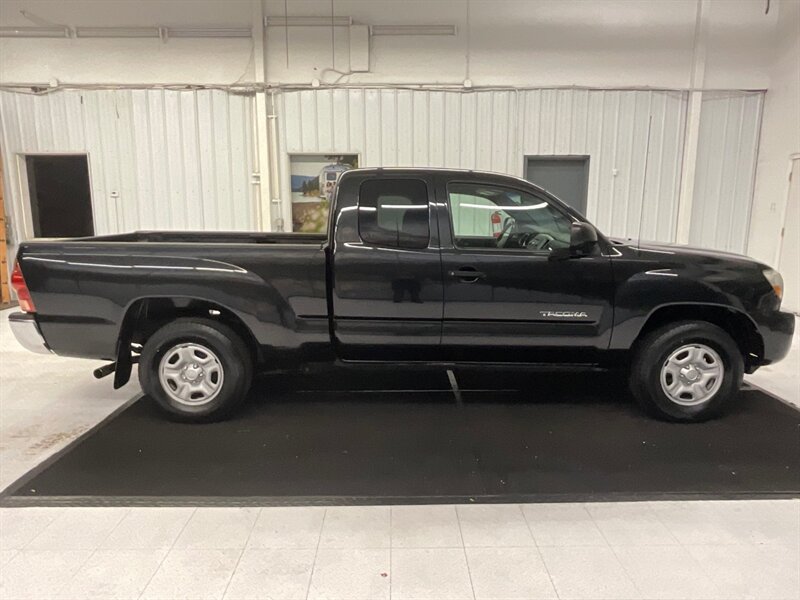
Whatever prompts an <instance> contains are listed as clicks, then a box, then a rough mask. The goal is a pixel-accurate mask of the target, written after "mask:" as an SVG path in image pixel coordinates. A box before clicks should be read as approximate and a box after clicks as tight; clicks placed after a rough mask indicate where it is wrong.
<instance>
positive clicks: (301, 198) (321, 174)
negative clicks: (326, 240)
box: [289, 154, 358, 233]
mask: <svg viewBox="0 0 800 600" xmlns="http://www.w3.org/2000/svg"><path fill="white" fill-rule="evenodd" d="M289 165H290V170H291V178H292V179H291V181H292V184H291V185H292V231H297V232H302V233H322V232H324V231H325V228H326V227H327V226H328V211H329V208H330V203H331V200H332V198H333V191H334V190H335V188H336V183H337V182H338V181H339V177H341V175H342V173H344V172H345V171H349V170H350V169H355V168H357V167H358V156H357V155H356V154H334V155H326V154H295V155H292V156H290V157H289Z"/></svg>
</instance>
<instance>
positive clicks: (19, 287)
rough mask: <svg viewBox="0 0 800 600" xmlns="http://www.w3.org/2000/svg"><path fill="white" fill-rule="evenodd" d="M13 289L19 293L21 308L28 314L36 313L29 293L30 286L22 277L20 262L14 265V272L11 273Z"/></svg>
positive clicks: (18, 298)
mask: <svg viewBox="0 0 800 600" xmlns="http://www.w3.org/2000/svg"><path fill="white" fill-rule="evenodd" d="M11 287H13V288H14V291H15V292H16V293H17V300H19V307H20V308H21V309H22V310H23V311H24V312H27V313H34V312H36V307H35V306H34V305H33V299H31V293H30V292H29V291H28V286H27V285H26V284H25V278H24V277H23V276H22V269H20V268H19V262H16V263H14V270H13V271H12V272H11Z"/></svg>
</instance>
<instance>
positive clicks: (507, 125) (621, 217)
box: [276, 89, 687, 240]
mask: <svg viewBox="0 0 800 600" xmlns="http://www.w3.org/2000/svg"><path fill="white" fill-rule="evenodd" d="M276 103H277V107H278V108H277V112H278V116H279V129H280V145H281V165H280V167H281V191H282V194H281V195H282V197H283V198H289V197H290V189H289V170H290V166H289V155H290V154H296V153H318V154H340V153H356V154H360V158H361V162H360V164H361V165H362V166H434V167H437V166H438V167H454V168H468V169H481V170H488V171H499V172H504V173H509V174H512V175H517V176H523V175H524V172H523V171H524V162H525V161H524V156H526V155H566V154H579V155H589V156H590V157H591V163H590V169H589V172H590V185H589V198H588V211H587V212H588V215H587V216H588V217H589V218H590V219H591V220H592V221H594V222H596V223H597V225H598V226H599V227H600V228H601V229H602V230H604V231H606V232H608V233H610V234H612V235H626V236H627V235H629V236H636V235H638V231H639V216H640V208H641V198H642V182H643V177H644V164H645V155H646V149H647V128H648V122H649V119H650V116H651V115H652V131H651V140H650V157H649V161H648V167H647V177H646V190H645V196H646V202H647V204H648V206H650V207H652V210H647V211H646V212H645V215H644V219H643V223H642V232H643V235H644V237H647V238H653V239H660V240H672V239H674V236H675V220H676V219H675V217H676V211H677V202H678V189H679V180H680V165H681V157H682V152H683V135H684V124H685V120H686V119H685V113H686V105H687V97H686V94H685V93H681V92H661V91H603V90H533V91H520V92H515V91H476V92H471V93H461V92H455V91H454V92H449V91H423V90H394V89H340V90H306V91H292V92H283V93H279V94H278V97H277V100H276Z"/></svg>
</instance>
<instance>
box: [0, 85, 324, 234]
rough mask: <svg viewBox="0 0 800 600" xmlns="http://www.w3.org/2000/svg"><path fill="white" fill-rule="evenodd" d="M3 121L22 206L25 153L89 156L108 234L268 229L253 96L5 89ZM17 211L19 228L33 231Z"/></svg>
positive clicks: (6, 155) (12, 188)
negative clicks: (255, 184)
mask: <svg viewBox="0 0 800 600" xmlns="http://www.w3.org/2000/svg"><path fill="white" fill-rule="evenodd" d="M0 128H1V129H2V131H0V134H1V135H2V137H0V140H2V150H3V160H4V161H5V165H4V166H5V172H6V173H8V178H7V179H8V191H9V194H10V196H11V200H12V201H11V202H9V203H8V204H9V205H11V207H12V208H11V210H12V211H13V210H14V209H15V208H17V207H19V208H20V209H22V208H23V207H24V205H25V203H26V202H27V196H26V194H24V193H23V190H22V187H21V184H22V182H21V177H20V173H19V170H18V166H19V164H18V159H19V158H18V157H20V156H21V155H24V154H33V153H86V154H88V157H89V171H90V180H91V191H92V205H93V210H94V219H95V231H96V232H97V233H98V234H108V233H117V232H122V231H132V230H135V229H221V230H248V229H251V230H252V229H256V228H257V227H258V223H257V219H256V203H255V202H254V201H253V189H252V184H251V174H252V173H253V170H254V166H253V131H252V98H251V97H248V96H242V95H233V94H229V93H227V92H224V91H219V90H194V91H172V90H152V89H151V90H83V91H60V92H55V93H52V94H47V95H42V96H34V95H29V94H20V93H12V92H0ZM311 131H312V133H313V130H311ZM113 192H116V194H113ZM13 218H14V221H15V225H16V226H17V227H18V228H17V232H18V233H19V234H21V235H24V232H25V231H26V230H27V231H28V232H30V231H31V229H30V227H27V228H25V227H20V225H21V223H19V222H18V221H19V218H18V215H14V217H13Z"/></svg>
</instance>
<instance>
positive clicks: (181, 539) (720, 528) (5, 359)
mask: <svg viewBox="0 0 800 600" xmlns="http://www.w3.org/2000/svg"><path fill="white" fill-rule="evenodd" d="M798 360H800V349H799V348H798V344H797V338H796V339H795V346H794V348H793V351H792V355H791V356H790V358H789V359H788V360H787V361H784V362H783V363H780V364H779V365H776V366H775V367H770V368H768V369H763V370H761V371H760V372H759V373H757V374H756V375H755V376H751V377H749V378H748V380H749V381H751V382H752V383H754V384H756V385H759V386H760V387H763V388H765V389H768V390H769V391H771V392H772V393H775V394H776V395H780V396H781V397H783V398H785V399H786V400H787V401H790V402H793V403H795V404H796V405H798V406H800V379H799V378H800V368H798ZM94 367H95V364H92V363H89V362H86V361H78V360H71V359H63V358H59V357H48V356H38V355H33V354H29V353H27V352H25V351H23V350H22V349H21V348H19V347H18V346H17V344H16V341H15V340H14V339H13V337H12V336H11V334H10V331H9V329H8V323H7V312H0V488H3V487H5V486H7V485H8V484H10V483H11V482H13V481H14V480H15V479H16V478H17V477H19V476H20V475H21V474H23V473H24V472H26V471H27V470H28V469H30V468H31V467H33V466H35V465H36V464H38V463H39V462H41V461H42V460H44V459H46V458H47V457H48V456H50V455H51V454H52V453H53V452H56V451H58V449H60V448H62V447H64V446H65V445H66V444H68V443H69V442H70V441H71V440H73V439H74V438H75V437H77V436H78V435H80V434H81V433H82V432H83V431H85V430H87V429H88V428H91V427H92V426H93V425H95V424H96V423H97V422H99V421H100V420H102V419H103V418H104V417H105V416H107V415H108V414H110V413H111V412H113V411H114V410H115V409H117V408H119V407H120V406H122V405H123V404H124V403H125V402H126V401H128V400H129V399H130V398H131V397H133V396H135V395H136V394H138V387H137V385H136V384H135V383H131V384H129V385H128V386H126V387H125V388H123V389H122V390H118V391H117V392H114V391H112V390H111V387H110V385H109V383H108V382H107V381H102V382H96V381H94V380H93V379H92V377H91V369H92V368H94ZM42 415H46V418H42ZM0 598H2V599H3V600H16V599H37V600H44V599H49V598H59V599H64V598H66V599H78V598H103V599H111V598H126V599H127V598H130V599H136V598H165V599H176V598H191V599H199V598H241V599H244V598H265V599H266V598H269V599H273V600H274V599H280V598H285V599H298V600H299V599H311V598H320V599H322V598H324V599H329V600H348V599H352V600H355V599H359V598H365V599H381V598H383V599H386V598H399V599H425V600H439V599H448V598H453V599H460V598H465V599H474V600H480V599H484V598H485V599H497V600H512V599H533V598H571V599H579V598H623V599H633V598H674V599H682V598H704V599H705V598H725V599H728V598H730V599H734V598H765V599H779V598H787V599H795V600H797V599H799V598H800V499H794V500H752V501H750V500H748V501H743V500H740V501H702V502H699V501H695V502H686V501H677V502H641V503H620V502H616V503H590V504H581V503H564V504H524V505H516V504H515V505H511V504H501V505H458V506H450V505H439V506H392V507H388V506H377V507H376V506H366V507H329V508H323V507H291V508H289V507H287V508H233V507H231V508H206V507H203V508H191V507H189V508H138V507H137V508H124V507H123V508H2V509H0Z"/></svg>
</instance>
